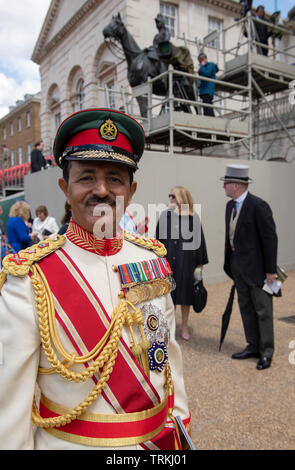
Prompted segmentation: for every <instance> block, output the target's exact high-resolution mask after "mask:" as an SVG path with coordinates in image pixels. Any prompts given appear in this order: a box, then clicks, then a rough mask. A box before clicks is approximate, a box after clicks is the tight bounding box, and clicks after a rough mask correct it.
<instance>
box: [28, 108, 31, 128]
mask: <svg viewBox="0 0 295 470" xmlns="http://www.w3.org/2000/svg"><path fill="white" fill-rule="evenodd" d="M27 127H31V113H30V111H28V112H27Z"/></svg>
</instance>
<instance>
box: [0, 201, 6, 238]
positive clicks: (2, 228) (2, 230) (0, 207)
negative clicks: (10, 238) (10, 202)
mask: <svg viewBox="0 0 295 470" xmlns="http://www.w3.org/2000/svg"><path fill="white" fill-rule="evenodd" d="M2 214H3V208H2V206H1V204H0V230H1V233H2V235H3V234H4V233H5V227H4V222H3V220H2Z"/></svg>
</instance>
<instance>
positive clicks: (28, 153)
mask: <svg viewBox="0 0 295 470" xmlns="http://www.w3.org/2000/svg"><path fill="white" fill-rule="evenodd" d="M31 151H32V146H31V144H28V145H27V162H30V161H31Z"/></svg>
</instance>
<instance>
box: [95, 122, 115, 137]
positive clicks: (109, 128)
mask: <svg viewBox="0 0 295 470" xmlns="http://www.w3.org/2000/svg"><path fill="white" fill-rule="evenodd" d="M99 132H100V136H101V138H102V139H105V140H109V141H111V140H116V138H117V135H118V129H117V127H116V126H115V124H114V123H113V121H112V120H111V119H107V120H106V121H105V122H104V123H103V124H102V125H101V126H100V129H99Z"/></svg>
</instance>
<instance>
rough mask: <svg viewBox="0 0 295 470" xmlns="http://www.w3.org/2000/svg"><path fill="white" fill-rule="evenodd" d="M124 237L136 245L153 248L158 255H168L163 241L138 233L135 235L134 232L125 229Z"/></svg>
mask: <svg viewBox="0 0 295 470" xmlns="http://www.w3.org/2000/svg"><path fill="white" fill-rule="evenodd" d="M124 238H125V240H128V241H129V242H131V243H135V245H139V246H141V247H143V248H147V249H148V250H153V251H154V252H155V253H156V254H157V255H158V256H166V254H167V250H166V248H165V246H164V245H163V243H161V242H159V241H158V240H156V239H155V238H144V237H139V236H138V235H133V234H132V233H129V232H125V231H124Z"/></svg>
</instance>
